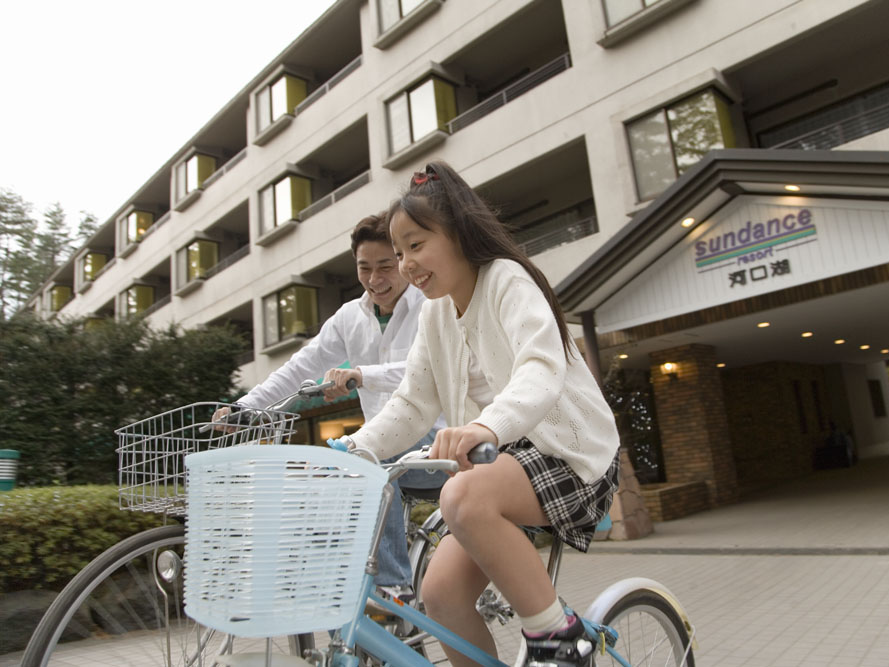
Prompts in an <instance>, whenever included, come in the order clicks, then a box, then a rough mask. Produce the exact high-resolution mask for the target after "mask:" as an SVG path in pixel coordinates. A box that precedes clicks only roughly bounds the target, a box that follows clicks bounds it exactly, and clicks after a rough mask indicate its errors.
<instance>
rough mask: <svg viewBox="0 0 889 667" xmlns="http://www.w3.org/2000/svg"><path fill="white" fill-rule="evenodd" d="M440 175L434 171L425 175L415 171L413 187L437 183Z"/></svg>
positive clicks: (412, 178)
mask: <svg viewBox="0 0 889 667" xmlns="http://www.w3.org/2000/svg"><path fill="white" fill-rule="evenodd" d="M437 180H438V174H436V173H435V172H434V171H427V172H426V173H423V172H422V171H415V172H414V175H413V176H411V185H423V183H426V182H427V181H437Z"/></svg>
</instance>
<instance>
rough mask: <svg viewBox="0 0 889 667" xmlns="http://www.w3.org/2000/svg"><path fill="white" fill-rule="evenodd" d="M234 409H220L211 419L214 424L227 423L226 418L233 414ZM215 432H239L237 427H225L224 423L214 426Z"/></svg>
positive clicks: (226, 407) (227, 407)
mask: <svg viewBox="0 0 889 667" xmlns="http://www.w3.org/2000/svg"><path fill="white" fill-rule="evenodd" d="M231 411H232V409H231V408H230V407H229V406H227V405H226V406H225V407H222V408H219V409H218V410H217V411H216V412H214V413H213V417H212V418H211V419H210V421H212V422H225V421H227V420H226V418H227V417H228V415H229V414H231ZM213 430H214V431H222V432H223V433H234V432H235V431H237V430H238V429H237V427H235V426H225V425H224V424H223V423H218V424H213Z"/></svg>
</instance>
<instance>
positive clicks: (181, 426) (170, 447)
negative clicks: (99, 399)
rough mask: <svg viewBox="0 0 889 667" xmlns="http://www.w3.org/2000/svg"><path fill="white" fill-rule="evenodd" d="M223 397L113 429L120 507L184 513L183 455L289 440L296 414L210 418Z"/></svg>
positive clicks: (248, 410) (246, 411)
mask: <svg viewBox="0 0 889 667" xmlns="http://www.w3.org/2000/svg"><path fill="white" fill-rule="evenodd" d="M222 407H229V408H230V407H232V406H230V405H227V404H225V403H192V404H191V405H185V406H182V407H179V408H176V409H174V410H169V411H168V412H164V413H162V414H159V415H155V416H153V417H149V418H147V419H143V420H142V421H138V422H135V423H133V424H130V425H128V426H124V427H122V428H119V429H117V430H116V431H115V433H116V434H117V437H118V448H117V453H118V457H119V471H120V478H119V494H118V495H119V499H120V507H121V509H129V510H138V511H142V512H157V513H166V514H170V515H174V516H184V515H185V492H186V477H185V456H186V455H188V454H193V453H196V452H202V451H206V450H210V449H221V448H224V447H236V446H239V445H248V444H249V445H257V444H264V445H269V444H274V445H280V444H289V443H290V437H291V435H292V434H293V433H294V432H295V429H296V422H297V420H298V419H299V415H298V414H294V413H290V412H279V411H274V410H259V409H253V408H244V409H241V410H240V411H238V412H236V413H234V414H233V417H234V418H236V421H229V422H226V423H222V422H213V421H212V417H213V414H214V413H215V412H216V411H217V410H218V409H219V408H222Z"/></svg>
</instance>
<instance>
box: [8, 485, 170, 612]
mask: <svg viewBox="0 0 889 667" xmlns="http://www.w3.org/2000/svg"><path fill="white" fill-rule="evenodd" d="M162 524H163V519H162V517H160V516H157V515H154V514H145V513H143V512H129V511H123V510H121V509H119V507H118V501H117V487H116V486H95V485H88V486H58V487H43V488H22V489H15V490H13V491H7V492H0V564H2V565H0V595H2V594H4V593H9V592H12V591H18V590H31V589H48V590H56V591H58V590H61V589H62V588H64V586H65V584H67V583H68V581H69V580H70V579H71V577H73V576H74V575H75V574H77V573H78V572H79V571H80V570H81V569H83V567H84V566H86V564H87V563H89V562H90V561H91V560H92V559H93V558H95V557H96V556H98V555H99V554H100V553H102V552H103V551H105V549H107V548H108V547H110V546H112V545H113V544H115V543H117V542H119V541H120V540H122V539H124V538H126V537H129V536H130V535H134V534H136V533H138V532H140V531H143V530H146V529H148V528H153V527H155V526H160V525H162Z"/></svg>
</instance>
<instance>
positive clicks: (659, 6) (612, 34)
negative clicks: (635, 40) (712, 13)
mask: <svg viewBox="0 0 889 667" xmlns="http://www.w3.org/2000/svg"><path fill="white" fill-rule="evenodd" d="M642 1H643V0H640V2H642ZM606 2H607V0H601V1H600V2H599V7H600V9H601V10H602V24H603V26H604V27H605V30H604V32H603V34H602V36H601V37H600V38H599V39H598V40H597V44H599V46H601V47H602V48H605V49H607V48H610V47H612V46H615V45H616V44H619V43H620V42H623V41H624V40H625V39H628V38H629V37H632V36H633V35H635V34H636V33H639V32H641V31H643V30H645V29H646V28H648V27H649V26H651V25H654V24H655V23H657V22H658V21H661V20H662V19H664V18H665V17H666V16H668V15H669V14H672V13H673V12H675V11H677V10H679V9H680V8H682V7H684V6H685V5H688V4H691V3H692V2H695V0H656V1H655V2H653V3H652V4H651V5H649V6H647V7H643V9H641V10H639V11H638V12H635V13H633V14H630V15H629V16H626V17H624V18H623V19H622V20H620V21H618V22H617V23H615V24H613V25H611V24H610V23H609V20H608V9H607V7H606V4H605V3H606Z"/></svg>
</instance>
